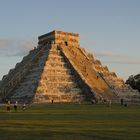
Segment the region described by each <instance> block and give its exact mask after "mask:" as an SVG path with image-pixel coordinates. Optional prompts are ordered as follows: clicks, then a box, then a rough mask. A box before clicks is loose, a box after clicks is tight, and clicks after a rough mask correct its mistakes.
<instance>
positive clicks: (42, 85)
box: [0, 30, 140, 103]
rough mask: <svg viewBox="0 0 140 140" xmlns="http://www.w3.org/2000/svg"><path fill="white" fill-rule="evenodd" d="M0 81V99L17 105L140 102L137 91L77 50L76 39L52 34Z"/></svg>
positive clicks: (90, 55) (63, 33)
mask: <svg viewBox="0 0 140 140" xmlns="http://www.w3.org/2000/svg"><path fill="white" fill-rule="evenodd" d="M38 39H39V41H38V46H37V48H34V49H33V50H31V51H30V52H29V54H28V55H27V56H25V57H24V58H23V60H22V61H21V62H20V63H17V64H16V66H15V68H14V69H11V70H10V71H9V73H8V74H7V75H5V76H3V78H2V80H1V81H0V98H1V99H2V100H5V99H10V100H12V101H15V100H17V101H19V102H27V103H29V102H37V103H43V102H52V101H54V102H81V101H91V100H93V101H98V102H102V101H109V100H111V101H112V102H118V101H119V100H120V99H121V98H124V99H125V100H127V101H131V102H139V101H140V96H139V93H138V91H136V90H133V89H132V88H131V87H130V86H128V85H126V84H125V83H124V81H123V80H122V79H120V78H118V77H117V75H116V74H115V73H114V72H110V71H109V70H108V68H107V66H103V65H102V64H101V62H100V61H99V60H97V59H95V58H94V57H93V55H92V54H90V53H88V52H86V51H85V49H83V48H80V46H79V44H78V40H79V35H78V34H77V33H68V32H62V31H55V30H54V31H52V32H50V33H47V34H45V35H42V36H40V37H38Z"/></svg>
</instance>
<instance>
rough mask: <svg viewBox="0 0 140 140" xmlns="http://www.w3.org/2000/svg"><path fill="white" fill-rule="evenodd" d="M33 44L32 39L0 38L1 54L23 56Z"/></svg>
mask: <svg viewBox="0 0 140 140" xmlns="http://www.w3.org/2000/svg"><path fill="white" fill-rule="evenodd" d="M34 46H35V42H34V41H27V40H12V39H11V40H10V39H0V55H1V56H7V57H12V56H24V55H26V54H27V53H28V52H29V50H31V49H32V48H33V47H34Z"/></svg>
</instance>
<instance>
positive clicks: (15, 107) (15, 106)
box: [14, 101, 18, 112]
mask: <svg viewBox="0 0 140 140" xmlns="http://www.w3.org/2000/svg"><path fill="white" fill-rule="evenodd" d="M17 106H18V102H17V101H16V102H15V104H14V110H15V112H17Z"/></svg>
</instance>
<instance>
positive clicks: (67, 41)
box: [38, 30, 79, 46]
mask: <svg viewBox="0 0 140 140" xmlns="http://www.w3.org/2000/svg"><path fill="white" fill-rule="evenodd" d="M38 40H39V42H38V44H39V45H45V44H51V43H52V44H62V45H66V46H68V45H73V46H78V40H79V35H78V33H69V32H62V31H56V30H54V31H52V32H50V33H47V34H44V35H41V36H39V37H38Z"/></svg>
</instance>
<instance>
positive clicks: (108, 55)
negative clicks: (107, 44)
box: [95, 51, 128, 58]
mask: <svg viewBox="0 0 140 140" xmlns="http://www.w3.org/2000/svg"><path fill="white" fill-rule="evenodd" d="M95 55H96V56H97V57H98V56H99V57H122V58H126V57H128V56H127V55H124V54H118V53H114V52H109V51H103V52H96V53H95Z"/></svg>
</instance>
